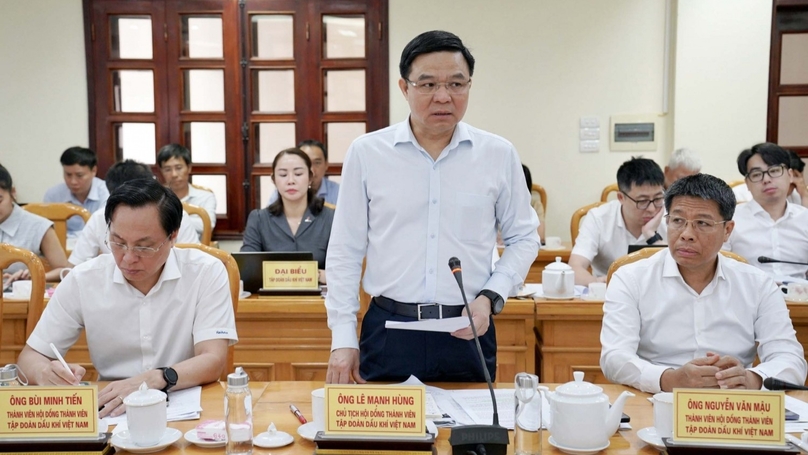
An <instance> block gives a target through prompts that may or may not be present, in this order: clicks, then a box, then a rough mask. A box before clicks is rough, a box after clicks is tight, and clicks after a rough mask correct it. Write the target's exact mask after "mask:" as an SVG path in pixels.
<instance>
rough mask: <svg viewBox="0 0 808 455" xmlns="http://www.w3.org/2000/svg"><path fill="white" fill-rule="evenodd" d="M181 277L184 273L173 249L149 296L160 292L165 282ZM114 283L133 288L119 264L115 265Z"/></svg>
mask: <svg viewBox="0 0 808 455" xmlns="http://www.w3.org/2000/svg"><path fill="white" fill-rule="evenodd" d="M181 276H182V273H181V272H180V266H179V263H178V262H177V255H176V253H175V252H174V248H173V247H172V248H171V251H170V252H169V253H168V258H167V259H166V263H165V264H163V271H162V272H161V273H160V278H158V279H157V283H155V284H154V286H152V288H151V289H150V290H149V294H151V293H152V292H156V291H157V290H159V289H160V286H162V284H163V282H164V281H169V280H178V279H180V277H181ZM112 282H113V283H119V284H126V285H127V286H132V285H131V284H129V282H128V281H126V278H124V276H123V272H121V269H119V268H118V264H117V263H116V264H115V271H114V272H113V274H112Z"/></svg>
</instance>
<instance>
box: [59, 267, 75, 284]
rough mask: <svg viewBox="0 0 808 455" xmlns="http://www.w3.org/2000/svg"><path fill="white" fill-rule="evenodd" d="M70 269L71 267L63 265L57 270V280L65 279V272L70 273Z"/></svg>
mask: <svg viewBox="0 0 808 455" xmlns="http://www.w3.org/2000/svg"><path fill="white" fill-rule="evenodd" d="M71 270H73V269H72V268H70V267H65V268H63V269H62V270H60V271H59V281H63V280H64V279H65V277H66V276H67V274H68V273H70V271H71Z"/></svg>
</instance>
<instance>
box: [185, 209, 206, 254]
mask: <svg viewBox="0 0 808 455" xmlns="http://www.w3.org/2000/svg"><path fill="white" fill-rule="evenodd" d="M182 209H183V210H185V211H186V212H188V214H189V215H198V216H199V218H201V219H202V235H201V236H200V237H199V242H200V243H202V244H203V245H207V246H210V241H211V238H212V237H213V230H212V229H211V227H210V215H208V212H207V211H206V210H205V209H203V208H202V207H200V206H198V205H191V204H189V203H187V202H183V203H182Z"/></svg>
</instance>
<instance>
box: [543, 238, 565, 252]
mask: <svg viewBox="0 0 808 455" xmlns="http://www.w3.org/2000/svg"><path fill="white" fill-rule="evenodd" d="M544 248H546V249H548V250H560V249H561V248H562V245H561V237H547V238H545V239H544Z"/></svg>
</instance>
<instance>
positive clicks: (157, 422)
mask: <svg viewBox="0 0 808 455" xmlns="http://www.w3.org/2000/svg"><path fill="white" fill-rule="evenodd" d="M123 404H125V405H126V422H127V425H128V426H129V435H130V437H131V439H132V442H133V443H134V444H135V445H136V446H140V447H150V446H153V445H156V444H157V443H158V442H160V439H161V438H162V437H163V434H164V433H165V431H166V394H165V393H163V392H161V391H159V390H156V389H150V388H149V386H147V385H146V383H145V382H144V383H143V384H141V385H140V389H138V390H136V391H134V392H132V393H131V394H129V396H127V397H126V398H124V400H123Z"/></svg>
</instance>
